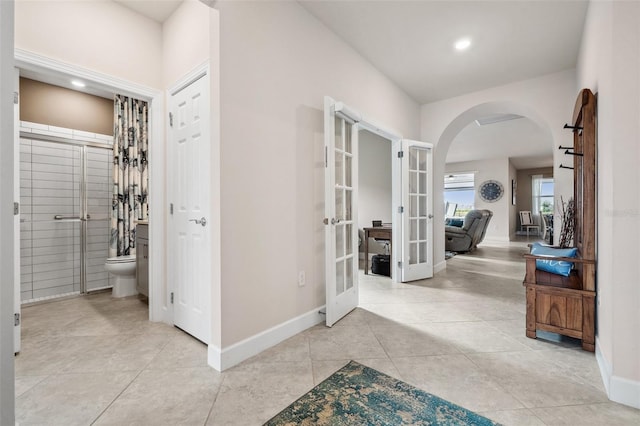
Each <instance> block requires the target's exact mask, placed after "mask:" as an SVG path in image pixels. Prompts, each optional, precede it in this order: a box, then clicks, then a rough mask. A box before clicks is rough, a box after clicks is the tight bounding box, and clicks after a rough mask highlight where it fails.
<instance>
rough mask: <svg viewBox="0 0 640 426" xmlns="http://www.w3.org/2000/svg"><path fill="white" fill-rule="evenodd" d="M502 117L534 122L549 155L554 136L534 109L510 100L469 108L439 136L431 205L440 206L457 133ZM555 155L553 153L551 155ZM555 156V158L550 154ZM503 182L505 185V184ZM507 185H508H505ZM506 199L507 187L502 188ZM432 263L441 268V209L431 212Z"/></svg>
mask: <svg viewBox="0 0 640 426" xmlns="http://www.w3.org/2000/svg"><path fill="white" fill-rule="evenodd" d="M505 114H515V115H518V116H522V117H525V118H527V119H528V120H530V121H531V122H533V123H535V125H537V126H538V128H539V130H540V135H541V142H540V143H542V144H545V145H547V146H548V147H549V148H550V149H551V150H552V151H551V152H553V149H554V146H555V145H556V142H555V138H554V134H553V132H552V130H551V127H550V125H549V124H548V120H547V119H545V118H544V117H543V116H542V114H540V113H539V112H538V111H536V109H534V108H532V107H530V106H528V105H525V104H522V103H518V102H513V101H492V102H485V103H481V104H477V105H474V106H471V107H469V108H467V109H466V110H464V111H463V112H461V113H460V114H458V115H457V116H456V117H455V118H454V119H453V120H451V121H450V122H449V123H448V125H446V127H445V128H444V130H443V132H442V133H441V134H440V136H439V138H438V141H437V144H436V146H435V150H434V151H435V152H434V206H441V205H444V196H443V191H442V190H439V189H440V188H443V187H444V175H445V165H446V161H447V154H448V153H449V150H450V148H451V146H452V144H453V142H454V140H455V139H456V137H457V136H458V135H459V134H460V132H462V131H463V129H465V127H467V126H468V125H469V124H470V123H472V122H473V121H474V120H479V119H482V118H485V117H494V116H499V115H505ZM554 154H555V153H554ZM554 156H555V155H554ZM505 183H506V182H505ZM508 186H510V183H509V185H508ZM505 190H506V191H508V193H509V197H510V191H511V188H510V187H509V188H507V187H505ZM434 214H435V220H434V223H435V224H437V225H436V226H434V264H435V265H436V270H441V269H444V268H445V264H444V238H445V237H444V211H443V209H434Z"/></svg>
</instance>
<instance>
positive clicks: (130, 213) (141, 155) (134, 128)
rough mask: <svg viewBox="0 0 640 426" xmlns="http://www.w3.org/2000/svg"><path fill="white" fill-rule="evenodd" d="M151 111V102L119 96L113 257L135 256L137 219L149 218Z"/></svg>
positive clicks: (112, 222)
mask: <svg viewBox="0 0 640 426" xmlns="http://www.w3.org/2000/svg"><path fill="white" fill-rule="evenodd" d="M148 112H149V106H148V104H147V102H144V101H140V100H138V99H132V98H128V97H126V96H122V95H116V96H115V99H114V114H113V115H114V126H113V202H112V205H111V238H110V241H109V257H114V256H126V255H135V253H136V222H137V221H138V220H147V218H148V209H149V202H148V198H147V197H148V194H147V188H148V180H149V179H148V174H147V148H148V146H149V138H148V135H149V132H148V127H149V126H148Z"/></svg>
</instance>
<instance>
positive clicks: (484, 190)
mask: <svg viewBox="0 0 640 426" xmlns="http://www.w3.org/2000/svg"><path fill="white" fill-rule="evenodd" d="M503 194H504V187H503V186H502V184H501V183H500V182H498V181H497V180H488V181H485V182H482V184H480V198H482V200H483V201H486V202H487V203H495V202H496V201H498V200H499V199H500V198H502V195H503Z"/></svg>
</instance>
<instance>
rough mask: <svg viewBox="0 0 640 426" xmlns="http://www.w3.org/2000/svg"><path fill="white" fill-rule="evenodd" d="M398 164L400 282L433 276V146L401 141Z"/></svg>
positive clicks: (405, 140) (397, 145)
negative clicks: (400, 249)
mask: <svg viewBox="0 0 640 426" xmlns="http://www.w3.org/2000/svg"><path fill="white" fill-rule="evenodd" d="M395 146H396V151H397V152H398V147H401V150H400V151H399V152H398V154H396V155H397V158H399V162H400V182H399V185H400V187H401V189H400V191H399V192H400V194H401V207H400V209H399V212H398V213H399V216H400V218H401V219H400V222H401V224H402V225H401V235H400V245H396V247H399V246H401V247H402V252H401V253H400V255H399V258H400V261H399V262H400V263H398V270H399V272H400V281H402V282H407V281H414V280H420V279H424V278H431V277H433V170H432V163H433V160H432V150H433V145H432V144H430V143H426V142H418V141H412V140H408V139H403V140H402V142H401V143H400V144H396V145H395Z"/></svg>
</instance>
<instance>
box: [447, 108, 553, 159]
mask: <svg viewBox="0 0 640 426" xmlns="http://www.w3.org/2000/svg"><path fill="white" fill-rule="evenodd" d="M505 157H507V158H510V159H511V163H512V164H513V166H514V167H515V168H516V169H532V168H538V167H549V166H553V146H552V141H551V140H549V138H548V136H546V135H545V133H544V132H543V130H542V129H541V128H540V126H538V125H537V124H536V123H534V122H533V121H531V120H529V119H528V118H524V117H523V118H520V119H517V120H509V121H502V122H499V123H494V124H489V125H485V126H478V125H477V124H476V122H475V121H472V122H471V123H469V124H468V125H467V127H465V128H464V129H462V131H461V132H460V133H458V135H457V136H456V138H455V139H454V140H453V143H452V144H451V148H450V149H449V152H448V153H447V163H458V162H461V161H476V160H488V159H491V158H505Z"/></svg>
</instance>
